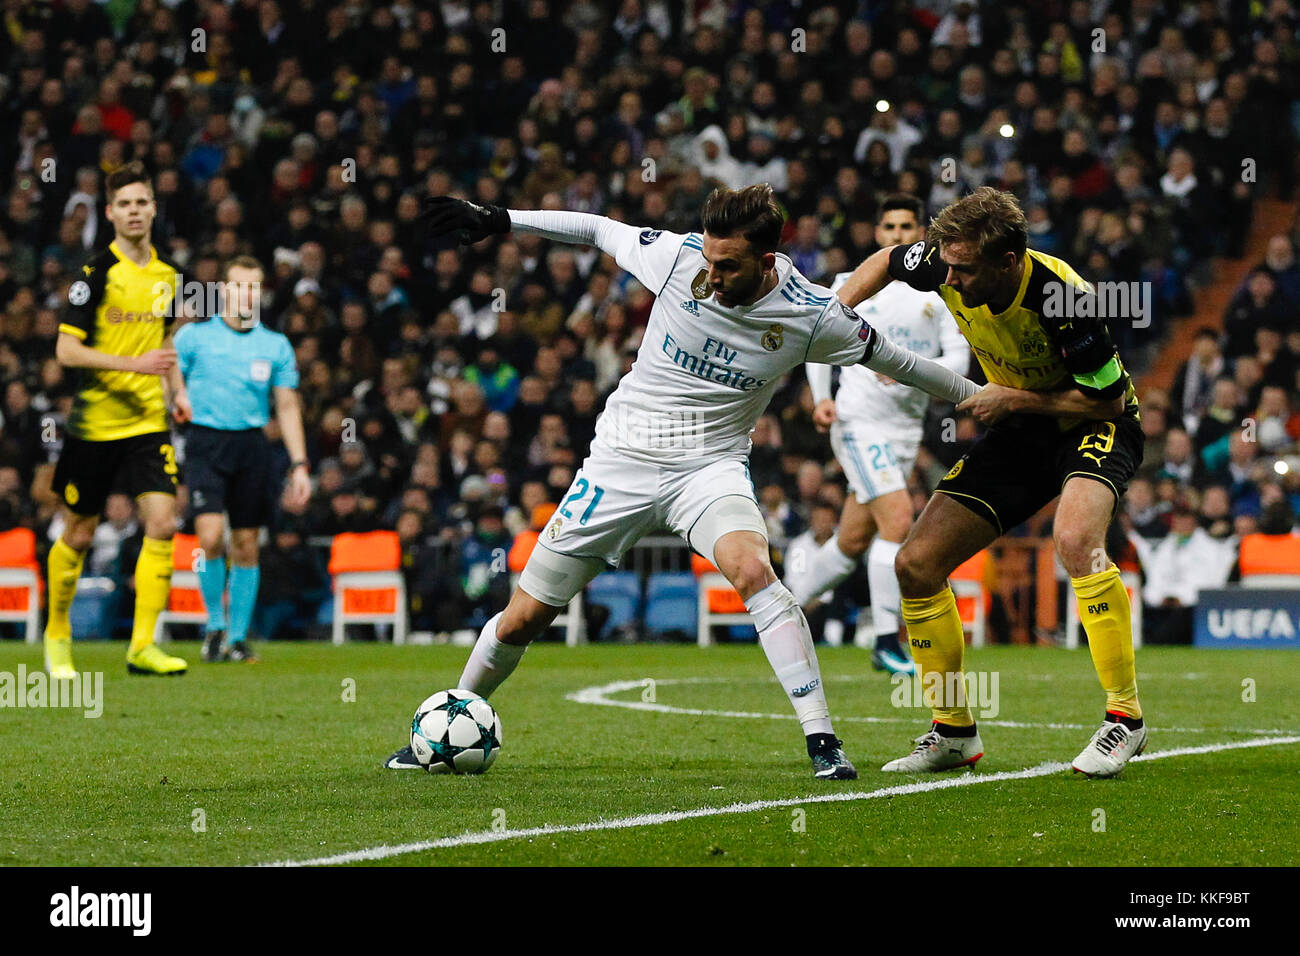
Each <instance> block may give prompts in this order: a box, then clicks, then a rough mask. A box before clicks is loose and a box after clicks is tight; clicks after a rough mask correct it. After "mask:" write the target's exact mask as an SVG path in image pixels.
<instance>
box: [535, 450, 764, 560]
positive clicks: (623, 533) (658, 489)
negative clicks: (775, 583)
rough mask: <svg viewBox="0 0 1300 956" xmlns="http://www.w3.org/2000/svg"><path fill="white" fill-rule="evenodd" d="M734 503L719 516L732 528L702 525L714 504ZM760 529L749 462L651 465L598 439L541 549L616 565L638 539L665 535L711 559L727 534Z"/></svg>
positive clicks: (543, 537) (713, 523) (726, 460)
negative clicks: (676, 537)
mask: <svg viewBox="0 0 1300 956" xmlns="http://www.w3.org/2000/svg"><path fill="white" fill-rule="evenodd" d="M732 497H734V498H739V499H744V500H743V501H739V502H737V504H738V505H741V508H739V509H736V510H735V513H734V514H732V512H731V511H728V510H726V509H724V510H723V511H722V512H717V510H716V509H714V512H715V513H718V514H722V515H724V516H729V520H731V521H732V522H733V523H734V524H735V525H736V527H735V528H734V529H731V528H729V527H728V526H726V522H725V521H723V522H721V524H719V522H717V521H713V520H710V521H705V522H701V521H700V518H701V517H702V516H703V515H704V513H705V510H706V509H709V507H710V505H713V504H715V503H717V502H720V501H721V500H722V499H725V498H732ZM746 503H748V504H752V506H753V507H752V508H750V507H747V506H746ZM752 515H758V516H759V517H758V519H757V521H756V522H755V521H752V520H750V516H752ZM755 524H757V527H755V526H754V525H755ZM697 525H698V527H697ZM761 527H762V519H761V512H760V511H759V509H758V500H757V496H756V495H755V494H754V484H753V481H751V480H750V477H749V462H748V459H747V458H742V457H729V458H721V459H717V460H713V461H705V462H695V463H693V466H691V467H683V465H682V464H681V463H679V462H672V463H665V464H664V465H652V464H649V463H647V462H643V461H638V460H636V459H633V458H628V457H625V456H623V455H620V454H618V453H617V452H614V451H611V450H609V449H605V448H602V447H601V443H600V442H599V441H597V442H595V443H593V445H592V452H591V454H590V455H589V456H587V460H586V461H584V462H583V463H582V467H581V468H579V469H578V473H577V474H576V475H574V477H573V483H572V484H571V485H570V486H569V490H568V491H567V492H565V494H564V497H563V498H562V499H561V500H560V505H559V507H558V508H557V509H556V511H555V516H554V517H552V518H551V520H550V523H549V524H547V526H546V528H545V529H543V531H542V534H541V537H540V538H539V539H538V543H539V544H540V545H543V546H545V547H546V548H547V549H549V550H551V551H555V552H557V553H559V554H566V555H570V556H573V557H584V558H600V559H601V560H603V561H604V562H605V563H606V564H607V565H609V566H611V567H617V566H618V563H619V561H620V560H621V559H622V557H623V555H624V554H625V553H627V551H628V549H629V548H631V547H632V545H634V544H636V542H637V541H639V540H640V539H641V538H644V537H645V536H646V535H649V534H655V533H657V532H663V531H668V532H671V533H673V534H677V535H680V536H681V537H683V538H685V539H686V541H687V543H688V544H690V546H691V547H692V548H694V549H695V550H696V551H698V552H699V553H700V554H702V555H704V556H705V557H706V558H708V559H709V560H710V561H712V560H713V546H714V544H715V543H716V542H717V538H718V537H720V535H721V534H722V533H725V532H726V531H727V530H758V528H761ZM760 533H762V534H763V535H764V537H766V533H765V532H761V531H760ZM706 538H709V539H711V540H705V539H706Z"/></svg>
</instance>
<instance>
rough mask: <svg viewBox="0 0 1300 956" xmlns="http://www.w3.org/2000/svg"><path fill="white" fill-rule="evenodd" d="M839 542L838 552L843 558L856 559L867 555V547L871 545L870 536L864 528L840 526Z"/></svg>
mask: <svg viewBox="0 0 1300 956" xmlns="http://www.w3.org/2000/svg"><path fill="white" fill-rule="evenodd" d="M839 542H840V551H842V552H843V553H844V555H845V557H849V558H854V559H857V558H860V557H862V556H863V555H864V554H866V553H867V547H868V546H869V545H870V544H871V535H869V534H867V530H866V529H865V528H859V527H848V526H847V525H841V526H840V530H839Z"/></svg>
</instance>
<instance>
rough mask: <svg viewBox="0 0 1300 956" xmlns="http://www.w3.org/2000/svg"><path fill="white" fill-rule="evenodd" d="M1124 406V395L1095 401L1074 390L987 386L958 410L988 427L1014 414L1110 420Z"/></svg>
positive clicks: (1118, 413)
mask: <svg viewBox="0 0 1300 956" xmlns="http://www.w3.org/2000/svg"><path fill="white" fill-rule="evenodd" d="M1125 404H1126V399H1125V397H1124V396H1123V395H1120V396H1118V397H1116V398H1094V397H1092V396H1089V395H1085V394H1084V393H1083V392H1082V391H1081V390H1079V389H1077V388H1072V389H1069V390H1068V391H1063V392H1031V391H1028V390H1026V389H1023V388H1011V387H1010V386H1008V385H993V384H989V385H986V386H984V387H983V388H982V389H980V391H979V393H978V394H976V395H973V396H971V397H970V398H968V399H966V400H965V401H963V402H962V403H961V404H960V405H958V406H957V411H959V412H970V413H971V414H972V415H974V416H975V417H976V418H977V419H978V420H979V421H981V422H983V423H984V424H986V425H991V424H993V423H994V422H996V421H998V420H999V419H1001V418H1004V417H1006V416H1007V415H1010V414H1012V413H1015V412H1027V413H1028V414H1031V415H1055V416H1071V417H1079V418H1091V419H1097V420H1102V419H1109V418H1114V417H1116V416H1117V415H1121V414H1123V412H1124V406H1125Z"/></svg>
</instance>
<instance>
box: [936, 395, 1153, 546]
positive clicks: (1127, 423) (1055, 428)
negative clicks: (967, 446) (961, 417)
mask: <svg viewBox="0 0 1300 956" xmlns="http://www.w3.org/2000/svg"><path fill="white" fill-rule="evenodd" d="M1143 442H1144V439H1143V435H1142V426H1141V425H1140V424H1138V421H1137V419H1136V418H1134V417H1133V416H1131V415H1123V416H1121V417H1119V418H1114V419H1110V420H1108V421H1090V422H1083V423H1081V424H1079V425H1076V426H1075V427H1073V428H1071V429H1069V430H1068V431H1061V427H1060V425H1059V424H1058V423H1057V420H1056V419H1055V418H1052V417H1051V416H1048V415H1027V414H1018V415H1009V416H1007V417H1006V418H1005V419H1003V420H1002V421H1000V422H998V423H997V424H996V425H994V426H992V427H991V428H990V429H989V430H988V431H986V432H985V433H984V434H983V435H982V436H981V437H980V438H979V440H978V441H976V442H975V445H974V447H973V448H971V450H970V452H969V453H968V454H967V455H966V456H965V457H964V458H962V459H961V460H960V461H959V462H957V464H955V465H953V466H952V470H951V471H950V472H948V474H946V475H944V477H943V480H942V481H940V482H939V486H938V487H937V488H936V489H935V491H936V492H943V493H944V494H947V495H951V496H952V497H953V498H954V499H955V500H956V501H959V502H961V503H962V504H963V505H965V506H966V507H967V508H969V509H970V510H971V511H973V512H975V513H976V514H977V515H979V516H980V517H981V518H984V519H985V520H987V521H988V522H989V523H990V524H992V525H993V526H994V527H995V528H997V529H998V534H999V535H1001V534H1005V533H1006V532H1008V531H1010V530H1011V529H1012V528H1014V527H1016V525H1018V524H1020V523H1021V522H1023V521H1025V520H1027V519H1028V518H1031V517H1033V516H1034V515H1035V514H1037V513H1038V510H1039V509H1040V508H1042V507H1043V506H1044V505H1046V504H1048V503H1049V502H1050V501H1052V499H1054V498H1055V497H1056V496H1057V495H1059V494H1060V493H1061V488H1062V487H1063V486H1064V485H1065V483H1066V481H1068V480H1069V479H1070V478H1073V477H1074V476H1076V475H1079V476H1082V477H1085V478H1091V479H1093V480H1094V481H1099V482H1101V483H1102V484H1103V485H1106V486H1107V487H1108V488H1110V489H1111V491H1113V492H1114V493H1115V506H1116V507H1118V506H1119V501H1120V499H1121V498H1123V497H1124V492H1125V491H1127V490H1128V483H1129V482H1130V481H1132V480H1133V476H1134V475H1135V474H1136V473H1137V470H1138V466H1140V465H1141V464H1142V446H1143Z"/></svg>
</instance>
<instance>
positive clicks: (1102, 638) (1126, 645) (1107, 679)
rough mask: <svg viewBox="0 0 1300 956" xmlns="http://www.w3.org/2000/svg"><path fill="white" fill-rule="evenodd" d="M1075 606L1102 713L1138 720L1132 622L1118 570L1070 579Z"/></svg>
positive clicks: (1112, 567) (1126, 595) (1111, 569)
mask: <svg viewBox="0 0 1300 956" xmlns="http://www.w3.org/2000/svg"><path fill="white" fill-rule="evenodd" d="M1070 584H1071V585H1073V586H1074V596H1075V598H1076V600H1077V601H1078V605H1079V620H1080V622H1082V624H1083V630H1084V631H1085V633H1087V635H1088V649H1089V650H1090V651H1092V664H1093V666H1094V667H1095V668H1097V678H1098V679H1099V680H1100V681H1101V686H1102V687H1103V688H1105V691H1106V710H1108V711H1110V712H1112V713H1116V714H1123V715H1124V716H1125V717H1133V718H1137V717H1141V716H1142V705H1141V704H1139V703H1138V696H1137V669H1136V665H1135V663H1134V655H1133V622H1132V618H1131V616H1130V615H1131V611H1130V608H1129V602H1128V591H1127V590H1125V588H1124V582H1123V581H1121V580H1120V576H1119V568H1117V567H1115V565H1113V564H1112V565H1111V566H1110V567H1109V568H1107V569H1106V570H1105V571H1102V572H1100V573H1098V574H1088V575H1084V576H1083V577H1081V578H1071V579H1070Z"/></svg>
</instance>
